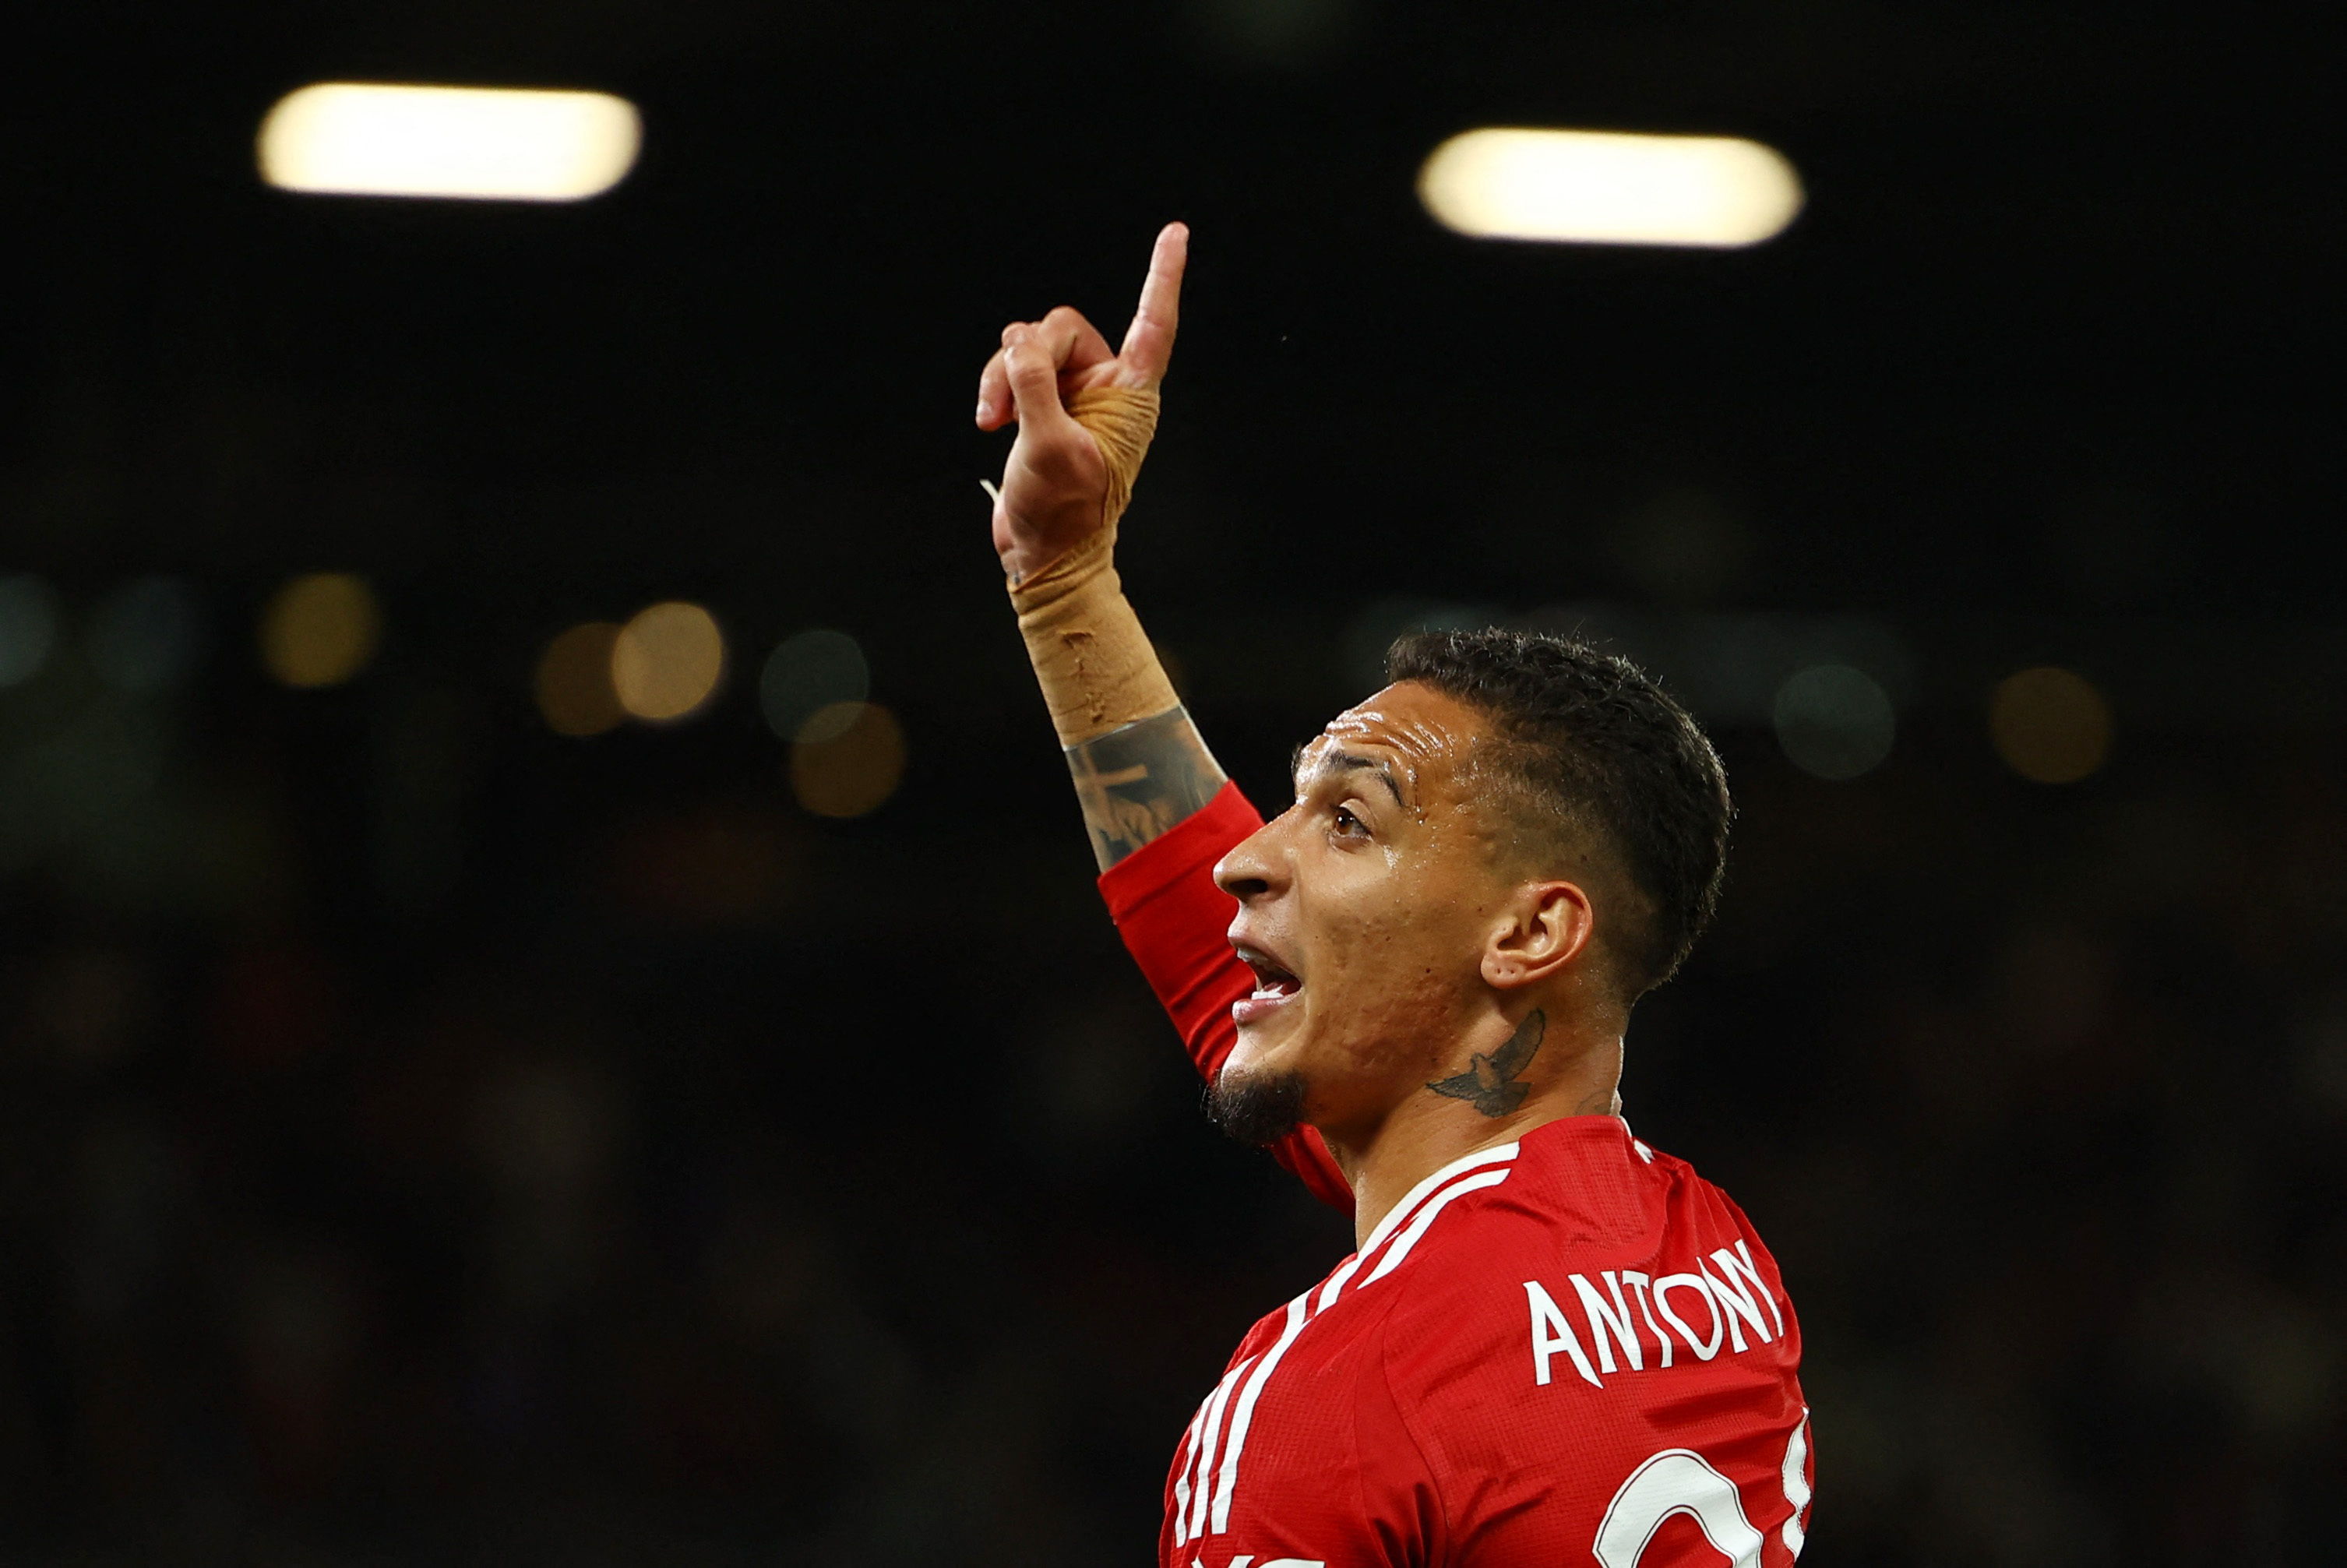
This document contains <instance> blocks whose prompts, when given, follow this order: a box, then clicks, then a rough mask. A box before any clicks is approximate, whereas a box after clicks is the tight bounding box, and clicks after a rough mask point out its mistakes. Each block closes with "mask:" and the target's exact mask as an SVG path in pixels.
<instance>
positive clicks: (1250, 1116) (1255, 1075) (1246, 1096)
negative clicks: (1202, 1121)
mask: <svg viewBox="0 0 2347 1568" xmlns="http://www.w3.org/2000/svg"><path fill="white" fill-rule="evenodd" d="M1303 1114H1304V1075H1303V1074H1302V1073H1300V1072H1293V1071H1290V1072H1234V1071H1231V1070H1230V1069H1228V1068H1225V1069H1224V1070H1223V1071H1221V1072H1220V1073H1218V1074H1216V1075H1215V1078H1214V1082H1213V1083H1212V1084H1211V1085H1209V1086H1208V1087H1207V1090H1206V1119H1207V1120H1208V1121H1210V1122H1213V1123H1214V1125H1215V1126H1217V1127H1220V1128H1221V1129H1222V1130H1223V1132H1225V1134H1226V1135H1228V1136H1229V1137H1232V1138H1235V1139H1236V1140H1238V1141H1239V1142H1240V1143H1245V1144H1249V1145H1251V1146H1253V1147H1255V1148H1257V1149H1265V1148H1268V1147H1270V1146H1271V1145H1272V1144H1274V1143H1278V1142H1279V1141H1280V1140H1281V1139H1282V1138H1285V1137H1286V1136H1287V1135H1288V1134H1289V1133H1291V1132H1295V1131H1296V1125H1297V1122H1298V1120H1299V1119H1300V1118H1301V1117H1302V1116H1303Z"/></svg>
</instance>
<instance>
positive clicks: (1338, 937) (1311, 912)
mask: <svg viewBox="0 0 2347 1568" xmlns="http://www.w3.org/2000/svg"><path fill="white" fill-rule="evenodd" d="M1362 858H1363V859H1364V860H1368V859H1369V857H1368V856H1364V857H1362ZM1371 864H1372V866H1373V867H1374V870H1373V872H1372V874H1371V875H1368V876H1359V875H1354V876H1345V877H1337V876H1331V877H1329V878H1328V880H1327V883H1326V884H1325V885H1324V886H1321V887H1319V888H1317V889H1316V890H1315V891H1316V893H1317V897H1310V898H1307V899H1306V900H1304V901H1303V907H1302V908H1301V909H1300V910H1299V913H1300V914H1301V915H1302V917H1303V919H1302V922H1301V923H1302V926H1303V927H1304V935H1305V938H1306V945H1307V951H1308V953H1309V955H1310V957H1309V960H1308V961H1309V962H1310V964H1311V969H1310V974H1311V975H1312V977H1313V978H1314V981H1315V982H1316V983H1315V984H1311V985H1308V986H1307V995H1308V994H1311V993H1312V992H1314V991H1317V992H1318V993H1319V994H1318V995H1317V997H1316V998H1315V1003H1316V1005H1315V1006H1314V1008H1313V1011H1314V1012H1315V1013H1317V1014H1320V1015H1321V1016H1323V1017H1327V1018H1330V1019H1332V1020H1334V1019H1335V1018H1337V1017H1340V1016H1341V1017H1345V1018H1348V1019H1351V1020H1357V1021H1358V1024H1359V1025H1360V1026H1361V1027H1362V1028H1363V1029H1364V1030H1373V1031H1378V1032H1383V1031H1384V1030H1385V1028H1386V1026H1388V1025H1389V1024H1394V1023H1399V1022H1401V1021H1403V1020H1411V1021H1423V1020H1428V1019H1429V1018H1430V1017H1433V1016H1435V1015H1439V1014H1443V1013H1447V1012H1448V1011H1450V1010H1451V1009H1454V1008H1455V1007H1456V1006H1457V1003H1458V997H1459V993H1460V989H1461V987H1462V985H1463V984H1465V983H1466V982H1467V980H1468V979H1470V978H1471V976H1472V975H1473V974H1474V973H1475V972H1476V971H1477V968H1478V960H1479V959H1480V957H1481V954H1480V950H1479V948H1478V946H1477V944H1476V943H1475V941H1474V940H1473V926H1474V922H1475V920H1476V914H1475V911H1474V910H1473V909H1472V908H1471V907H1467V906H1464V905H1462V904H1461V903H1460V900H1459V898H1458V897H1455V896H1454V895H1453V894H1452V893H1451V892H1450V891H1449V890H1447V889H1445V888H1443V887H1442V886H1440V885H1439V883H1438V879H1437V878H1436V877H1434V876H1431V875H1429V874H1427V873H1424V872H1421V871H1416V870H1414V869H1413V868H1412V867H1410V866H1408V865H1406V864H1405V865H1403V866H1399V867H1391V868H1389V867H1388V866H1386V865H1384V864H1382V857H1379V859H1378V861H1373V862H1371ZM1346 869H1347V870H1348V871H1350V870H1352V869H1353V868H1351V867H1348V868H1346ZM1317 982H1325V983H1317Z"/></svg>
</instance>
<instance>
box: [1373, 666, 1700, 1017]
mask: <svg viewBox="0 0 2347 1568" xmlns="http://www.w3.org/2000/svg"><path fill="white" fill-rule="evenodd" d="M1386 678H1387V680H1389V681H1415V682H1419V683H1421V684H1423V685H1427V686H1431V687H1432V688H1434V689H1435V690H1436V691H1438V692H1442V693H1443V694H1444V695H1446V696H1448V697H1450V698H1451V699H1453V700H1454V701H1456V702H1463V703H1465V704H1466V705H1467V706H1468V707H1470V708H1472V709H1474V710H1475V711H1476V712H1478V713H1481V715H1483V716H1484V717H1485V718H1486V719H1487V720H1489V721H1490V723H1491V726H1492V729H1493V731H1494V732H1495V733H1496V735H1497V738H1498V739H1499V742H1500V745H1499V746H1498V747H1497V749H1496V752H1495V753H1494V754H1493V757H1492V761H1493V764H1494V766H1495V770H1496V771H1497V773H1498V774H1499V775H1500V777H1501V780H1502V782H1503V783H1504V784H1509V785H1512V786H1514V787H1512V789H1510V791H1509V793H1510V794H1512V795H1514V796H1516V797H1517V799H1516V802H1515V804H1514V806H1513V809H1514V810H1516V811H1517V812H1518V813H1519V814H1520V821H1521V822H1522V825H1524V826H1527V827H1529V828H1531V829H1532V833H1531V835H1530V836H1531V838H1532V849H1533V852H1534V853H1535V854H1537V855H1539V856H1541V857H1542V859H1543V860H1548V859H1549V858H1550V857H1551V856H1554V857H1556V858H1560V859H1561V858H1564V857H1567V856H1573V855H1574V854H1575V853H1576V852H1577V853H1578V854H1580V855H1583V856H1588V855H1592V854H1594V855H1595V856H1599V857H1601V858H1600V864H1601V865H1604V864H1605V863H1607V862H1610V863H1611V866H1610V868H1611V869H1614V870H1615V871H1616V872H1617V873H1618V874H1619V875H1621V876H1624V877H1625V878H1626V879H1627V881H1628V883H1629V885H1630V886H1629V890H1630V892H1631V894H1632V896H1633V897H1635V898H1636V899H1638V900H1639V901H1640V902H1641V903H1642V904H1643V905H1644V906H1645V907H1643V908H1637V909H1632V910H1629V911H1621V910H1604V911H1602V912H1601V915H1600V924H1599V927H1598V931H1599V935H1600V938H1601V939H1602V940H1604V941H1605V944H1606V947H1607V948H1608V950H1609V951H1610V952H1611V953H1612V955H1613V957H1614V964H1615V966H1616V979H1617V980H1618V981H1619V982H1620V984H1621V986H1622V988H1623V991H1624V997H1623V999H1624V1001H1625V1002H1632V1001H1635V1000H1636V999H1638V998H1640V997H1642V996H1644V995H1645V993H1646V992H1648V991H1650V990H1653V989H1655V987H1656V986H1659V985H1661V984H1662V983H1663V982H1664V981H1665V980H1667V979H1670V978H1671V976H1672V975H1673V974H1674V973H1676V971H1677V969H1678V967H1679V965H1680V964H1682V963H1683V962H1685V961H1686V956H1687V953H1688V951H1689V950H1690V949H1691V948H1694V946H1695V942H1696V938H1697V937H1700V936H1701V935H1702V934H1703V932H1704V928H1705V927H1707V926H1709V925H1710V924H1711V917H1712V915H1713V913H1714V911H1715V910H1717V907H1718V906H1719V886H1720V882H1721V880H1722V877H1723V876H1724V875H1725V872H1726V868H1727V825H1728V821H1729V818H1730V817H1731V816H1733V815H1734V812H1735V808H1734V806H1733V804H1731V803H1730V802H1729V800H1728V796H1727V771H1726V770H1725V769H1723V768H1722V767H1721V766H1720V765H1719V754H1718V753H1717V752H1715V751H1713V750H1712V749H1711V743H1710V742H1709V741H1708V740H1706V739H1705V738H1704V733H1703V731H1702V730H1700V729H1699V728H1697V727H1696V722H1695V720H1694V719H1693V718H1692V717H1691V716H1690V715H1689V714H1688V713H1687V711H1686V709H1684V708H1682V707H1680V706H1679V705H1678V704H1677V703H1676V702H1673V701H1672V700H1671V699H1670V697H1669V696H1668V694H1666V693H1665V692H1664V691H1663V689H1662V687H1660V686H1659V685H1657V684H1655V682H1654V680H1653V679H1652V678H1651V677H1649V676H1648V675H1647V674H1646V673H1645V671H1642V670H1640V669H1639V668H1638V667H1637V666H1636V665H1635V664H1633V663H1631V662H1630V661H1628V660H1626V659H1621V658H1617V657H1615V656H1614V655H1613V654H1611V653H1603V652H1600V651H1597V650H1596V649H1594V648H1592V647H1590V646H1589V645H1588V644H1586V643H1583V642H1576V641H1572V640H1571V639H1569V638H1563V637H1548V636H1542V635H1538V634H1535V633H1531V632H1522V631H1501V630H1496V629H1495V630H1486V631H1422V632H1417V633H1414V634H1412V635H1410V636H1407V637H1404V638H1402V639H1400V640H1399V641H1397V642H1396V643H1395V644H1394V645H1393V647H1392V648H1391V649H1390V650H1389V651H1388V652H1387V654H1386ZM1625 913H1626V914H1627V915H1628V918H1627V919H1623V918H1622V916H1623V915H1624V914H1625ZM1606 917H1613V918H1612V919H1611V920H1610V921H1609V920H1608V919H1607V918H1606Z"/></svg>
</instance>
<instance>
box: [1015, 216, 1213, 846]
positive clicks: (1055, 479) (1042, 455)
mask: <svg viewBox="0 0 2347 1568" xmlns="http://www.w3.org/2000/svg"><path fill="white" fill-rule="evenodd" d="M1189 243H1190V234H1189V231H1188V230H1187V229H1185V228H1184V227H1183V226H1182V225H1181V224H1179V223H1171V224H1168V225H1166V227H1165V230H1164V231H1163V233H1161V234H1159V235H1158V236H1157V247H1156V250H1155V251H1154V252H1153V254H1152V256H1151V257H1150V262H1149V278H1148V281H1147V282H1145V283H1143V285H1142V291H1141V305H1140V308H1139V310H1137V311H1136V312H1135V313H1134V314H1133V324H1132V326H1131V327H1129V328H1128V329H1126V332H1125V334H1124V343H1123V344H1122V347H1121V348H1120V349H1118V350H1117V351H1115V352H1113V353H1112V352H1111V350H1110V348H1109V346H1108V342H1107V340H1106V339H1104V338H1102V336H1101V334H1100V333H1099V332H1098V331H1097V330H1095V329H1094V328H1093V326H1092V323H1090V322H1088V321H1086V320H1085V319H1084V318H1083V317H1082V316H1081V315H1080V314H1078V313H1076V312H1075V311H1073V310H1071V309H1069V308H1068V307H1067V306H1065V305H1062V306H1061V307H1060V308H1059V309H1058V310H1055V311H1053V312H1051V314H1049V315H1047V316H1045V317H1044V318H1043V319H1042V320H1041V321H1040V322H1013V323H1011V324H1010V325H1009V326H1007V327H1005V328H1003V329H1002V347H1001V348H1000V349H999V351H998V352H997V353H996V354H994V356H993V357H992V358H991V359H989V360H988V361H987V364H986V370H985V372H984V374H981V375H980V376H979V386H978V425H979V429H981V430H999V429H1000V428H1001V427H1002V426H1004V425H1008V424H1010V423H1012V422H1013V421H1014V420H1015V421H1016V422H1017V424H1018V426H1019V436H1018V439H1017V440H1016V441H1014V442H1013V443H1012V444H1011V447H1010V461H1009V462H1008V463H1007V464H1005V465H1004V467H1003V471H1002V485H1001V487H1000V488H999V490H998V491H996V492H995V500H994V548H995V550H996V551H997V553H999V555H1000V556H1001V558H1002V569H1003V571H1004V573H1005V574H1006V576H1007V577H1008V578H1009V579H1010V597H1011V602H1012V603H1013V604H1014V605H1015V606H1016V607H1017V608H1018V610H1019V628H1020V632H1021V633H1022V634H1023V635H1024V636H1025V637H1026V640H1027V651H1028V653H1029V656H1030V658H1031V659H1032V660H1033V661H1034V665H1035V674H1036V678H1037V679H1038V680H1039V681H1040V682H1041V684H1042V688H1043V698H1044V701H1045V702H1046V703H1048V704H1049V706H1050V708H1051V723H1052V724H1053V725H1054V726H1055V727H1056V728H1057V729H1058V730H1059V733H1060V744H1061V747H1062V748H1063V749H1064V750H1065V752H1066V754H1067V758H1068V767H1069V770H1070V772H1071V774H1073V776H1074V779H1075V785H1076V797H1077V799H1078V801H1079V802H1080V803H1081V805H1082V807H1083V814H1084V825H1085V827H1086V828H1087V829H1088V830H1089V831H1090V833H1091V835H1092V854H1093V856H1094V857H1095V858H1096V859H1097V860H1098V861H1099V862H1100V865H1101V868H1102V870H1106V869H1107V868H1108V867H1110V866H1114V865H1115V864H1116V863H1117V862H1118V861H1120V860H1122V859H1123V858H1124V857H1125V856H1128V855H1130V854H1132V853H1133V851H1134V850H1136V849H1139V848H1140V847H1141V846H1142V845H1144V844H1147V843H1149V842H1150V841H1151V840H1153V839H1154V838H1157V837H1159V836H1161V835H1163V834H1164V833H1166V832H1167V831H1168V830H1169V829H1171V828H1173V826H1174V825H1176V824H1178V823H1180V822H1182V821H1183V820H1184V819H1185V818H1187V817H1189V816H1190V815H1193V814H1194V813H1195V812H1197V811H1199V810H1200V809H1202V808H1203V807H1204V806H1205V805H1206V804H1207V803H1208V802H1210V801H1212V800H1213V799H1214V796H1215V794H1217V793H1218V792H1220V790H1221V789H1222V787H1223V785H1224V784H1225V783H1226V782H1227V781H1226V780H1225V777H1224V774H1223V770H1222V769H1221V767H1220V766H1218V765H1217V764H1215V762H1214V754H1213V753H1210V752H1209V751H1207V750H1206V743H1205V742H1204V739H1202V738H1201V737H1200V735H1199V733H1198V730H1197V726H1196V725H1194V724H1193V723H1191V722H1190V718H1189V715H1188V714H1187V713H1185V712H1183V711H1182V707H1181V704H1180V702H1178V701H1177V700H1176V698H1175V697H1174V694H1173V682H1171V681H1169V680H1167V679H1166V675H1165V667H1164V665H1163V664H1162V663H1161V662H1160V661H1158V658H1157V653H1156V650H1155V649H1153V648H1152V647H1151V646H1150V642H1149V639H1148V637H1147V635H1146V634H1145V633H1143V630H1142V629H1141V621H1140V620H1139V618H1138V617H1136V616H1135V615H1134V614H1133V607H1132V605H1131V604H1129V603H1127V602H1126V600H1125V598H1124V591H1123V587H1122V583H1121V581H1120V580H1119V579H1118V577H1117V574H1116V566H1115V551H1116V525H1117V518H1118V517H1119V516H1120V515H1121V514H1122V512H1123V510H1124V507H1125V504H1126V503H1127V502H1128V501H1129V500H1130V499H1131V498H1132V496H1133V480H1134V478H1135V477H1137V476H1138V475H1139V474H1140V471H1141V462H1142V458H1143V456H1145V455H1146V454H1147V452H1148V450H1149V441H1150V437H1151V436H1153V435H1154V434H1155V431H1156V427H1157V407H1158V393H1157V388H1158V384H1159V383H1160V382H1162V381H1163V379H1164V376H1165V366H1166V364H1167V361H1168V360H1169V359H1170V358H1171V357H1172V355H1173V334H1174V331H1175V328H1176V327H1177V325H1178V324H1179V321H1180V311H1181V299H1182V270H1183V266H1184V262H1185V261H1187V259H1188V254H1189Z"/></svg>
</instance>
